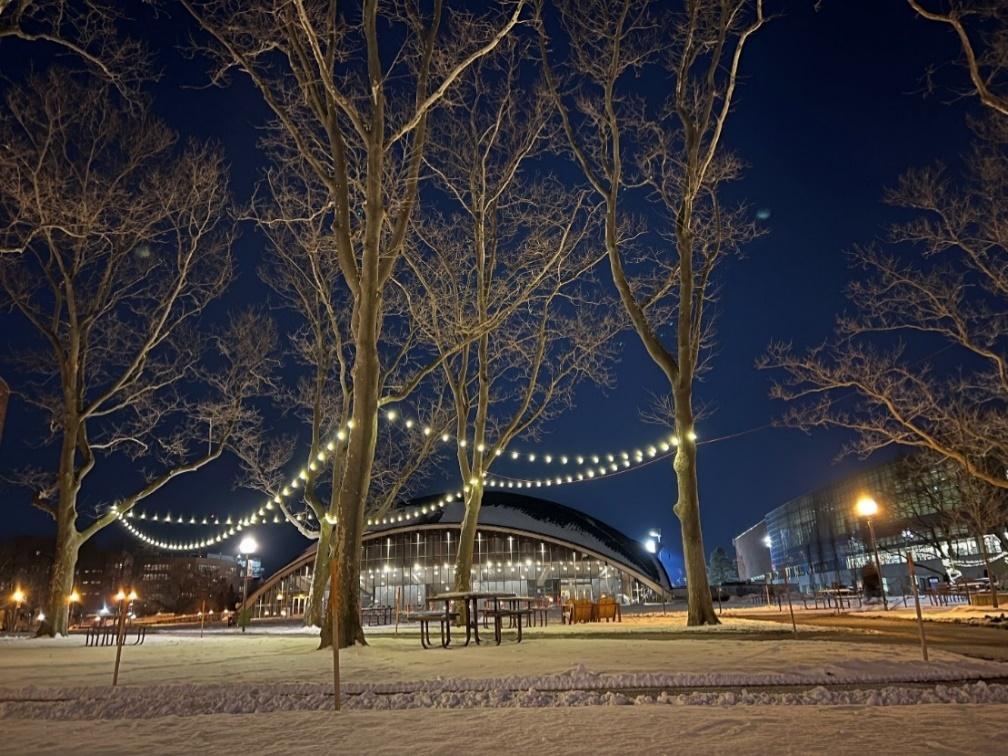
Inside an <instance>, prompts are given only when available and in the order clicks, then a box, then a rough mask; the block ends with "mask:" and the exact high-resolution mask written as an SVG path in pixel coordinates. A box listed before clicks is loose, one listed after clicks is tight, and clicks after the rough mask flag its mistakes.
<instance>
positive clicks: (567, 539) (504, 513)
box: [364, 491, 671, 589]
mask: <svg viewBox="0 0 1008 756" xmlns="http://www.w3.org/2000/svg"><path fill="white" fill-rule="evenodd" d="M439 498H440V497H439V496H428V497H422V498H418V499H413V500H412V501H409V502H405V503H403V504H402V505H400V507H399V508H410V509H414V508H415V507H417V506H423V505H424V504H430V503H432V502H435V501H437V500H438V499H439ZM464 514H465V504H464V502H462V501H453V502H451V503H449V504H445V506H444V508H441V507H431V509H430V511H429V512H428V513H427V514H417V515H416V516H414V517H413V518H411V519H410V520H409V523H408V524H407V523H403V522H398V521H397V522H395V523H391V522H390V523H388V524H387V525H374V526H372V527H370V528H368V531H367V533H366V534H365V536H364V537H365V539H366V538H367V537H368V535H369V534H376V533H382V532H386V531H390V530H401V529H404V528H414V527H417V526H420V527H422V526H425V525H426V526H430V525H452V526H458V525H461V523H462V517H463V515H464ZM479 524H480V526H481V527H485V528H494V527H497V528H502V529H507V530H514V531H521V532H525V533H532V534H535V535H540V536H543V537H545V538H549V539H552V540H556V541H562V542H564V543H569V544H571V545H573V546H575V547H581V548H583V549H585V550H586V551H590V552H593V553H594V554H596V555H597V556H599V557H601V558H602V559H604V560H606V561H612V562H614V563H618V564H623V565H625V566H627V567H630V568H632V569H634V570H636V571H637V572H639V573H640V574H641V575H642V576H644V577H646V578H648V579H649V580H650V581H652V582H654V583H655V584H657V585H658V586H660V587H662V588H665V589H670V588H671V585H670V583H669V578H668V575H667V574H666V572H665V568H664V567H663V566H662V564H661V562H660V561H658V559H657V558H656V557H655V556H654V555H653V554H649V553H648V551H647V550H646V549H645V548H644V546H643V544H641V543H638V542H637V541H635V540H633V539H632V538H628V537H627V536H626V535H624V534H623V533H621V532H619V531H618V530H616V529H615V528H613V527H612V526H611V525H608V524H606V523H604V522H602V521H601V520H598V519H596V518H594V517H592V516H591V515H587V514H585V513H584V512H579V511H578V510H576V509H572V508H571V507H568V506H565V505H563V504H558V503H556V502H555V501H548V500H547V499H540V498H537V497H534V496H524V495H522V494H515V493H506V492H503V491H486V492H484V494H483V505H482V506H481V507H480V515H479Z"/></svg>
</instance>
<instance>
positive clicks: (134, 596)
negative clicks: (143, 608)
mask: <svg viewBox="0 0 1008 756" xmlns="http://www.w3.org/2000/svg"><path fill="white" fill-rule="evenodd" d="M126 598H127V599H129V600H130V601H136V600H137V598H139V597H138V596H137V592H136V591H130V592H129V594H127V596H126Z"/></svg>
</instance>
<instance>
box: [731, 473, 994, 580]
mask: <svg viewBox="0 0 1008 756" xmlns="http://www.w3.org/2000/svg"><path fill="white" fill-rule="evenodd" d="M905 459H906V458H900V459H895V460H891V461H889V462H885V463H882V464H878V465H875V466H874V467H871V468H868V469H866V470H864V471H862V472H859V473H857V474H854V475H850V476H848V477H846V478H844V479H842V480H840V481H838V482H837V483H834V484H832V485H829V486H825V487H823V488H820V489H818V490H815V491H812V492H810V493H807V494H805V495H803V496H799V497H797V498H795V499H792V500H791V501H788V502H786V503H784V504H782V505H781V506H779V507H777V508H775V509H773V510H771V511H770V512H768V513H767V514H766V515H765V516H764V518H763V519H762V520H761V521H760V522H759V523H757V524H756V525H754V526H752V527H750V528H749V529H747V530H746V531H744V532H743V533H741V534H740V535H738V536H736V538H735V539H734V543H735V552H736V556H737V559H738V563H739V572H740V575H741V576H742V577H743V578H745V579H750V580H761V579H762V577H763V574H764V573H765V572H767V571H769V570H773V571H774V572H775V573H776V575H777V579H778V580H779V579H780V575H781V573H782V572H786V574H787V577H788V579H789V581H790V582H791V583H792V584H793V585H796V586H798V587H799V588H801V589H802V590H810V589H813V590H814V589H816V588H820V587H826V586H831V585H836V584H841V585H857V584H859V583H860V581H861V575H862V569H863V568H864V567H865V566H866V565H868V564H869V563H870V562H872V554H871V549H870V546H869V544H870V538H869V532H868V527H867V523H866V522H865V520H864V518H861V517H858V515H857V514H856V512H855V505H856V502H857V500H858V498H859V497H860V496H863V495H870V496H872V497H873V498H874V499H876V500H877V502H878V504H879V512H878V514H877V515H876V516H875V517H873V518H872V524H873V525H874V528H875V534H876V537H877V541H878V548H879V561H880V563H881V566H882V577H883V581H884V583H885V584H886V588H887V590H888V591H890V592H899V591H902V590H903V589H907V590H909V584H908V583H907V568H906V552H907V550H908V549H909V550H912V551H913V554H914V561H915V562H916V563H917V576H918V578H919V579H920V581H921V583H922V585H926V584H927V583H937V582H940V581H947V580H948V579H949V577H950V576H951V577H957V576H958V575H960V574H961V575H963V576H965V577H967V578H970V579H972V578H980V577H983V576H985V572H984V566H983V562H982V560H981V559H980V556H979V553H980V549H979V546H978V542H977V538H976V537H974V536H973V534H969V533H964V532H958V531H953V532H945V531H943V530H941V529H940V526H939V525H937V524H936V523H938V522H939V521H940V518H939V517H938V515H939V514H940V513H941V512H942V511H944V510H947V509H949V508H952V507H954V506H956V503H957V502H956V501H955V500H954V498H953V497H954V494H953V493H952V491H951V488H950V487H949V486H948V485H947V484H946V483H943V481H944V480H946V479H947V476H943V475H942V472H941V470H940V469H938V468H936V469H934V470H931V471H930V473H929V474H930V475H931V476H933V480H934V482H935V483H934V485H933V486H932V488H933V490H928V491H926V493H927V494H928V495H927V496H924V495H921V493H920V491H921V480H920V479H915V480H913V481H911V484H910V485H908V482H907V479H906V476H905V475H901V467H900V465H903V464H905ZM984 539H985V542H986V546H987V549H988V552H989V553H990V555H991V556H992V557H994V558H995V559H999V558H1000V556H1001V554H1002V550H1003V549H1002V543H1001V542H1000V539H999V538H997V537H996V535H995V534H985V536H984ZM761 549H762V554H761V553H760V551H761ZM952 557H954V558H952Z"/></svg>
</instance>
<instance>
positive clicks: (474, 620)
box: [427, 591, 521, 648]
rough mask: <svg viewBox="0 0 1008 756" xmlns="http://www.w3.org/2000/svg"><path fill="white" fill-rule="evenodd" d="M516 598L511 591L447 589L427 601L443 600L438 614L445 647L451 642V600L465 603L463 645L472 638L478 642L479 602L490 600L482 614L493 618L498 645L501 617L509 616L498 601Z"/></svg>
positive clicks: (495, 638) (467, 643) (519, 633)
mask: <svg viewBox="0 0 1008 756" xmlns="http://www.w3.org/2000/svg"><path fill="white" fill-rule="evenodd" d="M511 598H517V597H516V596H515V595H514V594H513V593H504V592H501V591H448V592H446V593H439V594H437V595H436V596H431V597H430V598H428V599H427V603H429V604H433V603H437V602H439V601H443V602H444V606H445V609H444V614H442V615H440V616H441V617H442V618H443V619H442V620H441V622H442V628H444V629H445V631H444V637H443V638H442V643H441V645H442V646H444V647H445V648H448V646H449V645H450V644H451V621H450V619H451V618H452V611H451V603H452V602H453V601H461V602H463V603H464V604H465V608H466V612H465V613H466V627H465V631H466V640H465V645H466V646H468V645H469V643H470V642H471V641H473V640H475V641H476V645H479V644H480V637H479V602H480V601H481V600H483V601H490V602H492V604H493V606H492V608H488V609H484V615H487V614H489V615H490V616H492V617H493V618H494V640H495V641H496V642H497V645H498V646H499V645H500V642H501V638H500V628H501V618H502V617H504V616H511V610H510V609H502V608H501V605H500V602H501V599H511ZM518 628H519V629H518V642H519V643H521V622H520V620H519V625H518Z"/></svg>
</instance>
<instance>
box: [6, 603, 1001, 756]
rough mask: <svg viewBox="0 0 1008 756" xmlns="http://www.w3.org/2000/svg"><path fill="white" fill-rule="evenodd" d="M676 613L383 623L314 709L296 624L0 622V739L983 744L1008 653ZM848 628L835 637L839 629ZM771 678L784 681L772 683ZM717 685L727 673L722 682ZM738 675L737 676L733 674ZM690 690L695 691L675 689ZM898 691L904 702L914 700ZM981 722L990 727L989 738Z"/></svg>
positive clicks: (230, 746) (16, 748) (191, 743)
mask: <svg viewBox="0 0 1008 756" xmlns="http://www.w3.org/2000/svg"><path fill="white" fill-rule="evenodd" d="M682 624H683V622H682V618H681V617H680V616H666V617H662V616H660V615H658V616H646V617H633V618H627V619H626V621H624V622H623V623H621V624H617V625H613V624H610V625H605V624H604V623H603V624H602V625H588V626H582V625H579V626H575V627H573V628H571V627H565V626H561V625H555V626H554V625H551V626H550V627H549V628H546V629H543V628H534V629H533V630H532V631H530V634H529V635H527V636H526V639H525V641H524V642H523V643H521V644H520V645H519V644H515V643H514V640H513V632H512V634H510V635H508V636H506V639H505V641H504V643H503V644H502V645H501V646H499V647H498V646H495V645H493V644H492V643H490V644H489V645H483V646H480V647H476V646H470V647H469V648H464V647H453V648H451V649H448V650H445V649H441V648H436V649H431V650H423V649H422V648H420V644H419V642H418V640H417V635H416V629H415V628H414V627H411V626H409V627H405V628H401V629H400V636H399V637H396V636H394V635H392V634H390V630H389V629H387V628H383V629H381V630H380V631H378V632H372V633H371V635H370V636H369V637H370V645H369V646H368V647H366V648H354V649H348V650H345V651H343V652H342V654H341V662H342V663H341V671H342V683H343V685H342V689H343V697H344V707H345V710H344V711H343V712H341V713H340V714H339V715H336V714H333V713H330V712H329V711H328V709H329V708H330V707H331V705H332V697H331V695H332V693H331V680H332V677H331V675H332V668H331V658H332V657H331V654H330V653H329V652H319V651H316V650H315V648H316V646H317V642H318V641H317V637H315V636H314V635H313V634H312V633H310V632H305V631H298V630H296V629H292V628H278V629H275V630H273V631H271V632H254V633H253V632H250V633H247V634H245V635H242V634H241V633H238V632H235V631H227V632H221V631H217V632H213V633H208V634H207V636H206V637H204V638H200V637H199V635H198V633H193V632H175V633H159V634H151V635H149V636H148V638H147V641H146V643H145V644H144V645H142V646H126V647H125V648H124V649H123V662H122V671H121V674H120V681H121V683H122V687H120V688H119V689H116V690H112V689H111V688H110V687H109V685H108V683H109V681H110V679H111V666H112V660H113V657H114V653H115V651H114V649H112V648H86V647H84V645H83V637H81V636H73V637H70V638H63V639H55V640H48V639H40V640H35V639H24V638H21V639H3V640H0V719H2V720H3V721H2V724H0V727H2V730H3V732H4V738H3V740H0V753H3V752H13V753H25V752H41V753H66V752H67V751H68V750H74V751H76V752H78V753H98V752H100V753H135V752H141V751H142V752H144V753H149V754H153V753H189V752H196V751H208V750H210V751H213V752H217V753H235V752H239V751H243V752H245V753H296V752H301V750H303V751H311V752H313V753H316V752H317V749H318V747H319V745H320V744H325V746H323V750H329V748H327V747H326V746H328V747H331V748H332V749H333V750H335V751H337V752H346V753H362V752H367V753H383V752H384V753H402V752H404V751H410V752H418V753H445V752H459V751H460V750H462V749H463V748H466V749H468V748H480V749H481V750H486V749H487V748H491V749H496V748H497V747H499V746H505V745H506V746H509V747H511V748H513V747H515V746H517V747H519V748H521V749H522V750H526V749H531V750H533V751H534V752H536V753H553V752H560V751H569V750H574V751H586V750H590V751H592V752H595V753H617V752H619V753H627V752H635V751H638V752H639V751H646V752H654V751H661V752H680V751H689V750H696V748H697V747H698V746H700V745H703V747H705V748H706V749H708V750H711V751H713V752H714V753H721V752H731V753H732V754H733V756H735V755H736V754H745V753H765V752H766V751H767V748H768V744H771V743H772V744H773V750H774V752H783V753H789V752H794V753H808V752H810V751H824V750H831V749H833V748H834V747H835V745H836V743H837V742H842V744H843V750H845V751H854V750H859V749H864V748H867V747H875V748H877V745H878V742H880V739H882V741H881V742H890V743H891V742H893V741H892V740H891V738H892V737H893V736H894V735H893V734H894V733H898V736H897V737H898V742H899V749H900V751H902V752H921V751H934V750H947V751H949V752H994V751H995V750H997V749H996V748H993V746H991V743H995V742H1003V728H1004V722H1005V721H1008V686H1005V685H1000V684H987V683H984V682H970V681H971V680H974V681H975V680H977V679H978V678H981V677H987V678H991V677H1005V676H1008V665H1002V664H998V663H996V662H985V661H982V660H976V659H967V658H964V657H961V656H957V655H955V654H950V653H943V652H933V655H932V662H931V663H930V664H924V663H923V662H921V661H920V659H919V657H918V655H917V653H916V650H915V649H914V648H913V647H910V646H905V645H886V644H882V643H877V642H876V643H869V644H857V643H852V642H845V641H832V640H822V634H821V633H818V634H817V635H816V639H814V640H804V639H802V638H801V636H799V638H798V639H797V640H796V639H793V638H792V637H791V635H790V633H789V632H787V629H785V630H783V631H782V629H781V625H780V624H779V623H763V622H759V621H756V620H747V619H730V620H728V621H727V622H726V623H725V625H723V626H722V627H721V628H716V629H711V630H705V631H702V632H699V633H697V632H692V631H685V630H684V629H683V628H682ZM847 637H849V636H847ZM775 685H791V686H798V687H791V688H785V689H779V688H774V687H773V686H775ZM729 686H735V687H732V688H731V689H727V688H729ZM740 686H748V688H747V689H745V690H743V689H742V687H740ZM691 688H692V689H691ZM911 704H912V705H911ZM997 738H1002V740H998V739H997Z"/></svg>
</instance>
